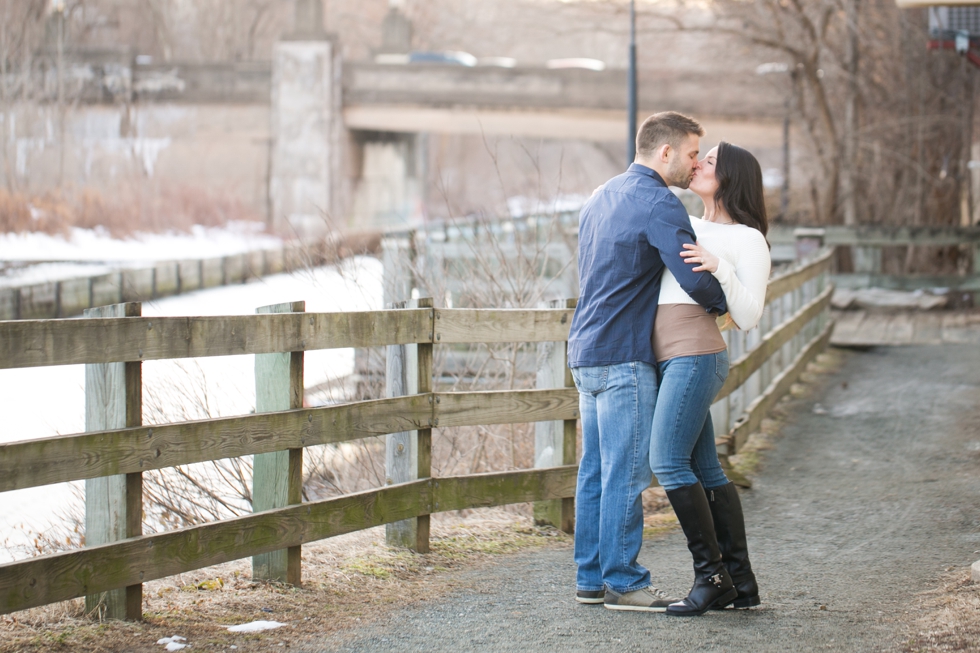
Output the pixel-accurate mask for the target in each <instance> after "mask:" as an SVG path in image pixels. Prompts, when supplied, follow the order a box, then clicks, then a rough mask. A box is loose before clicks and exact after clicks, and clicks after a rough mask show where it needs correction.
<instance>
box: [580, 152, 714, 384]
mask: <svg viewBox="0 0 980 653" xmlns="http://www.w3.org/2000/svg"><path fill="white" fill-rule="evenodd" d="M694 241H695V236H694V230H693V229H692V228H691V220H690V218H689V217H688V214H687V210H686V209H685V208H684V205H683V204H682V203H681V201H680V200H679V199H678V198H677V196H676V195H674V193H672V192H671V191H670V189H669V188H667V185H666V184H665V183H664V180H663V178H661V176H660V175H659V174H657V173H656V172H655V171H653V170H651V169H650V168H647V167H646V166H642V165H639V164H637V163H634V164H633V165H631V166H630V167H629V170H627V171H626V172H624V173H623V174H621V175H619V176H618V177H614V178H612V179H610V180H609V181H608V182H606V184H605V185H604V186H603V187H602V188H600V189H599V190H598V191H596V193H595V194H594V195H593V196H592V197H591V198H590V199H589V201H588V202H586V204H585V206H584V207H583V208H582V215H581V219H580V222H579V242H578V270H579V287H580V288H581V292H580V295H579V300H578V307H577V308H576V309H575V315H574V316H573V317H572V328H571V332H570V334H569V336H568V365H569V367H593V366H597V365H615V364H618V363H628V362H631V361H643V362H645V363H650V364H651V365H656V364H657V361H656V359H655V358H654V355H653V345H652V343H651V335H652V333H653V321H654V319H656V316H657V301H658V299H659V297H660V279H661V277H662V276H663V274H662V273H663V270H664V265H666V266H667V268H669V269H670V271H671V272H672V273H673V275H674V277H676V278H677V281H678V283H679V284H680V286H681V288H683V289H684V290H685V291H686V292H687V294H689V295H690V296H691V297H692V298H693V299H694V301H696V302H698V303H699V304H701V305H702V306H704V307H705V309H706V310H710V311H716V312H718V313H719V314H720V313H725V312H727V310H728V306H727V304H726V303H725V294H724V292H722V289H721V286H720V285H719V284H718V281H717V280H716V279H715V278H714V277H713V276H711V274H710V273H708V272H692V271H691V268H692V267H694V266H692V265H690V264H688V263H685V262H684V260H683V259H682V258H681V257H680V252H681V251H682V250H683V247H682V245H683V244H684V243H693V242H694Z"/></svg>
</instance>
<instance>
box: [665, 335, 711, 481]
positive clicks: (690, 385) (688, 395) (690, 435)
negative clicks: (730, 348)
mask: <svg viewBox="0 0 980 653" xmlns="http://www.w3.org/2000/svg"><path fill="white" fill-rule="evenodd" d="M658 367H659V372H660V390H659V392H658V393H657V410H656V413H655V414H654V417H653V435H652V438H651V441H650V468H651V469H652V470H653V473H654V474H655V475H656V476H657V480H658V481H660V485H661V486H662V487H663V488H664V489H665V490H676V489H677V488H680V487H686V486H688V485H694V484H695V483H696V482H698V481H701V485H702V487H704V488H705V489H711V488H716V487H721V486H722V485H725V484H726V483H728V478H726V477H725V472H724V471H722V469H721V464H720V463H719V462H718V451H717V449H716V448H715V429H714V425H713V424H712V423H711V413H710V412H709V409H710V408H711V403H712V402H713V401H714V399H715V395H717V394H718V391H719V390H721V386H723V385H724V384H725V379H726V378H728V352H727V351H722V352H719V353H717V354H702V355H699V356H679V357H677V358H671V359H670V360H666V361H663V362H662V363H660V364H659V365H658Z"/></svg>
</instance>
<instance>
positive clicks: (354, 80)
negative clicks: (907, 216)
mask: <svg viewBox="0 0 980 653" xmlns="http://www.w3.org/2000/svg"><path fill="white" fill-rule="evenodd" d="M323 24H324V21H323V17H322V5H321V3H320V2H310V1H309V0H296V24H295V26H294V30H293V33H292V34H291V35H290V36H289V37H288V38H285V39H283V40H281V41H280V42H278V43H277V44H276V45H275V47H274V51H273V54H272V58H271V60H270V61H268V62H237V63H236V62H228V63H219V64H214V63H209V64H191V63H180V62H166V63H156V62H149V61H147V60H146V59H145V58H141V57H137V56H136V54H137V53H136V52H134V51H131V50H97V51H96V50H85V51H70V52H69V53H68V54H67V60H68V62H69V64H68V65H69V66H70V70H69V71H68V72H69V75H68V77H69V78H71V79H72V80H80V81H78V82H77V85H75V86H73V90H72V91H71V93H70V94H69V95H71V97H72V98H73V99H77V100H79V101H80V103H81V104H80V105H79V107H78V108H77V109H76V110H75V114H74V117H70V118H69V120H72V121H74V124H72V125H70V126H69V128H68V129H67V133H68V134H69V136H68V138H69V139H75V140H74V141H73V142H71V143H70V144H69V145H68V146H67V147H69V152H68V153H67V155H66V156H65V158H64V161H65V163H64V166H65V168H66V170H67V171H68V173H67V174H68V176H69V178H71V179H72V180H73V181H74V182H75V183H80V184H85V185H96V186H98V185H99V184H104V185H105V186H106V188H112V187H113V186H114V185H115V184H116V183H118V182H117V177H118V175H119V170H120V169H121V168H122V165H123V163H124V162H126V161H128V162H129V163H128V164H126V165H130V166H132V165H134V164H136V165H137V166H139V167H141V168H142V170H141V171H140V172H141V173H142V174H144V175H146V176H154V175H157V176H161V177H168V178H170V179H173V180H174V181H178V182H185V181H186V183H189V184H194V183H198V184H205V185H209V186H215V187H235V188H237V189H239V191H238V192H239V194H240V195H241V196H242V198H243V200H245V201H246V202H247V203H249V204H250V205H251V206H253V207H255V208H256V209H258V210H260V211H262V212H264V213H266V214H267V215H268V219H269V221H270V222H271V223H273V224H274V225H276V226H277V227H280V228H283V229H285V230H287V231H288V230H296V231H297V232H299V233H301V234H303V233H310V232H314V233H316V232H322V230H323V229H324V224H325V218H326V221H327V222H330V223H331V224H332V225H334V226H347V227H388V226H394V225H399V226H404V225H406V224H410V223H414V222H418V221H420V220H421V217H422V215H421V208H420V207H421V206H422V205H423V204H424V203H425V200H426V198H425V192H426V189H425V185H426V180H427V178H428V172H429V171H428V169H427V166H429V165H430V163H429V161H430V157H429V156H428V154H429V147H430V135H446V134H451V135H478V136H479V135H484V136H491V137H498V136H506V137H517V138H536V139H545V140H548V141H557V142H562V143H572V142H589V143H597V144H602V146H603V147H605V148H606V149H607V150H608V152H615V156H612V155H611V154H609V153H606V154H603V153H601V152H598V151H597V152H595V153H594V154H593V155H592V156H594V157H595V158H600V159H610V160H612V159H615V162H614V165H612V166H611V167H610V168H609V170H610V171H612V172H611V174H614V172H615V171H618V170H619V169H621V162H620V158H621V155H620V147H622V148H623V149H625V146H624V145H623V144H624V140H625V138H626V125H625V123H626V121H625V115H624V114H625V110H626V73H625V71H624V70H615V69H607V70H598V71H597V70H586V69H550V68H548V67H546V66H545V65H543V64H541V65H531V66H519V67H514V68H505V67H501V66H499V65H483V64H478V65H476V66H473V67H469V66H461V65H445V64H443V65H440V64H402V65H399V64H383V63H376V62H374V61H353V60H349V59H346V58H345V57H344V55H343V53H342V50H343V48H342V38H338V37H337V36H336V35H332V34H329V33H328V32H327V31H326V30H325V29H324V27H323ZM383 30H384V34H383V37H384V38H383V44H382V47H381V52H382V53H389V54H391V53H396V54H397V53H403V54H404V53H408V52H409V51H410V50H411V48H412V42H411V36H410V35H411V25H410V24H409V23H408V21H407V19H406V18H405V17H404V16H403V15H402V14H401V13H400V12H399V11H398V10H397V9H395V8H393V9H391V11H390V13H389V15H388V18H386V20H385V22H384V26H383ZM624 47H625V46H624ZM396 58H397V57H396ZM389 60H391V58H390V57H389ZM48 64H51V65H53V62H51V61H49V62H48ZM49 77H50V75H49ZM736 77H737V81H733V73H732V72H731V71H730V70H726V71H723V72H711V71H707V70H706V71H702V72H698V73H697V74H681V73H678V72H676V71H674V70H673V69H672V68H671V67H670V66H669V65H668V64H666V63H665V64H664V67H661V68H658V69H652V70H643V71H641V74H640V107H641V115H647V114H649V113H651V112H654V111H657V110H663V109H668V108H670V109H678V110H681V111H687V112H691V113H694V114H696V115H697V116H698V117H699V118H702V119H704V122H705V124H706V127H707V128H708V132H709V136H710V137H712V138H719V137H722V136H724V137H726V138H728V139H729V140H735V141H738V142H740V143H742V144H745V145H747V146H749V147H752V148H753V149H754V150H756V151H757V152H759V151H762V152H764V153H765V152H768V153H769V156H770V158H771V159H773V161H771V162H770V164H771V165H777V164H776V163H775V162H776V161H778V160H779V159H778V157H779V156H780V154H779V153H780V152H781V150H780V146H781V143H782V132H781V127H782V125H781V121H782V117H783V115H782V114H783V110H784V109H783V106H784V104H783V103H784V99H785V98H783V97H782V96H781V95H780V94H779V91H778V87H777V86H776V85H773V84H772V83H770V81H769V80H764V79H762V78H759V77H758V76H756V75H754V74H751V73H749V74H742V73H738V74H737V75H736ZM49 82H50V80H45V81H43V82H42V86H43V85H44V84H48V85H49V86H50V83H49ZM73 84H75V82H73ZM45 88H46V91H45V92H46V93H47V94H48V99H49V100H51V101H52V102H53V101H54V97H55V96H54V89H53V87H52V88H47V87H45ZM29 110H30V108H25V111H29ZM42 110H47V109H43V108H42ZM34 112H35V113H36V109H35V110H34ZM49 118H51V119H53V114H52V115H51V116H49ZM35 122H37V121H36V120H34V119H29V116H27V115H25V116H24V119H23V120H19V122H18V125H21V126H20V127H19V128H18V129H20V130H22V131H23V132H24V133H23V134H21V135H19V136H18V137H17V139H16V141H17V142H16V143H15V146H16V147H15V148H14V149H15V150H16V158H17V161H16V166H14V167H16V168H17V170H18V174H21V175H22V176H23V177H24V179H25V182H27V181H29V183H31V184H43V183H45V180H46V179H47V177H49V176H50V175H52V174H53V173H52V172H51V171H52V170H58V169H59V165H60V164H58V165H56V160H55V157H57V156H60V155H59V154H58V153H57V151H58V147H60V146H58V145H57V144H56V143H54V142H53V141H52V140H51V139H52V138H53V137H51V136H50V135H46V133H45V132H44V130H43V125H42V124H40V123H39V124H38V125H34V123H35ZM32 125H34V126H32ZM604 165H606V166H608V163H605V164H604ZM764 165H765V164H764ZM603 171H604V172H603V173H602V175H605V176H602V179H605V178H606V176H608V175H607V174H606V168H603ZM48 181H52V182H53V181H54V179H50V180H48ZM599 181H601V179H597V180H596V182H595V183H599Z"/></svg>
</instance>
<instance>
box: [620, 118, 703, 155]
mask: <svg viewBox="0 0 980 653" xmlns="http://www.w3.org/2000/svg"><path fill="white" fill-rule="evenodd" d="M688 134H697V136H698V137H701V136H704V127H702V126H701V123H699V122H698V121H697V120H695V119H694V118H691V117H690V116H685V115H684V114H682V113H677V112H676V111H661V112H660V113H655V114H653V115H652V116H650V117H649V118H647V119H646V120H644V121H643V124H642V125H640V130H639V131H638V132H637V133H636V153H637V154H639V155H641V156H647V157H649V156H653V154H654V153H655V152H656V151H657V150H658V149H660V146H662V145H670V146H671V147H673V148H675V149H677V148H679V147H680V146H681V143H682V142H683V141H684V139H685V138H687V135H688Z"/></svg>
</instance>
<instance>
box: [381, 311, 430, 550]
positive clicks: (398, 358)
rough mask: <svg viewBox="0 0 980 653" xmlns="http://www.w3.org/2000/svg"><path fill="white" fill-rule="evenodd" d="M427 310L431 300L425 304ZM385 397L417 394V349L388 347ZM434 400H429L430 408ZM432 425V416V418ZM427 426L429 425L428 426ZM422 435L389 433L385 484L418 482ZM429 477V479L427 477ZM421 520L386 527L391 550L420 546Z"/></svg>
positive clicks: (416, 432)
mask: <svg viewBox="0 0 980 653" xmlns="http://www.w3.org/2000/svg"><path fill="white" fill-rule="evenodd" d="M419 301H420V300H418V299H416V300H407V301H399V302H393V303H390V304H388V305H386V308H419ZM425 303H426V306H425V307H426V308H428V307H431V300H425ZM385 354H386V355H385V395H386V396H388V397H400V396H403V395H411V394H418V392H419V387H418V386H419V384H418V381H419V378H418V376H419V374H418V346H417V345H410V344H409V345H388V347H387V350H386V352H385ZM433 401H434V398H432V397H430V398H429V403H430V404H431V403H432V402H433ZM429 422H431V415H430V418H429ZM427 425H428V424H427ZM418 438H419V432H418V430H413V431H402V432H400V433H390V434H388V436H387V437H386V438H385V483H386V484H388V485H394V484H397V483H407V482H409V481H415V480H418V478H419V475H418V468H419V462H418V459H419V441H418ZM426 476H428V475H426ZM418 521H419V520H418V518H414V519H405V520H403V521H397V522H392V523H390V524H387V525H386V526H385V542H386V543H387V544H388V546H396V547H403V548H407V549H414V548H415V547H416V546H417V545H418V532H419V529H418Z"/></svg>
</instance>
